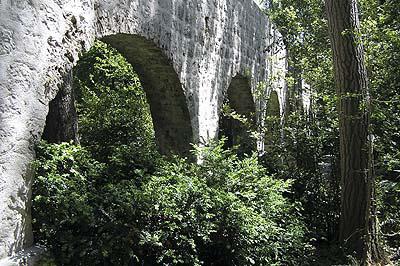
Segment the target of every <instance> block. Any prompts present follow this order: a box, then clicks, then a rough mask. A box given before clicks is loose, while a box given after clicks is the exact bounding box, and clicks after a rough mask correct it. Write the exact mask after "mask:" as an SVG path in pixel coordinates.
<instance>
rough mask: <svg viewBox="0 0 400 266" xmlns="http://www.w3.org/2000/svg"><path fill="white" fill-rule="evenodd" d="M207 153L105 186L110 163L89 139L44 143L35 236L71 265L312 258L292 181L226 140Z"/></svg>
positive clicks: (267, 261)
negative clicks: (98, 157) (87, 144)
mask: <svg viewBox="0 0 400 266" xmlns="http://www.w3.org/2000/svg"><path fill="white" fill-rule="evenodd" d="M198 152H201V154H202V159H203V163H202V164H201V165H197V164H195V163H189V162H187V161H185V160H182V159H178V158H175V159H174V160H173V161H171V162H168V161H164V162H163V163H162V164H160V165H159V168H158V169H157V170H156V172H155V173H154V174H153V175H151V176H148V177H145V178H142V183H141V184H140V185H139V186H138V185H137V182H135V180H134V179H132V180H127V179H124V180H122V181H119V182H115V181H113V182H109V183H107V184H104V182H102V184H101V185H96V180H97V179H98V178H101V177H100V176H101V174H102V173H103V171H104V165H103V164H100V163H98V162H96V161H95V160H93V159H90V156H88V153H87V152H86V151H85V150H84V149H83V148H81V147H79V146H74V145H72V144H51V145H50V144H42V145H40V146H39V149H38V159H37V161H36V163H35V165H36V172H37V176H38V177H37V178H36V179H35V184H34V195H35V196H34V217H35V222H34V226H35V233H36V235H37V236H39V239H40V241H42V242H44V243H46V244H48V246H49V247H50V249H51V251H52V252H53V254H55V255H56V256H55V258H56V260H57V262H58V263H59V264H65V265H100V264H112V265H135V263H139V264H141V265H296V264H299V263H300V262H301V261H302V260H304V259H305V258H306V255H307V254H306V252H307V251H308V249H309V246H308V245H307V243H306V242H305V241H304V240H305V239H304V233H305V228H304V225H303V223H302V222H301V221H300V219H299V218H298V216H297V212H298V211H299V207H298V206H296V205H293V204H291V203H289V202H288V200H287V199H286V198H285V197H284V194H285V193H289V187H290V182H289V181H279V180H275V179H274V178H272V177H271V176H267V175H266V173H265V169H264V168H263V167H261V166H260V165H259V164H258V162H257V158H256V157H248V158H244V159H238V158H237V156H236V155H233V154H232V153H231V152H230V151H225V150H223V149H222V143H219V144H218V145H214V146H211V147H207V148H202V149H198ZM60 166H62V167H60ZM88 168H90V169H91V170H90V171H89V170H88ZM66 184H67V185H66Z"/></svg>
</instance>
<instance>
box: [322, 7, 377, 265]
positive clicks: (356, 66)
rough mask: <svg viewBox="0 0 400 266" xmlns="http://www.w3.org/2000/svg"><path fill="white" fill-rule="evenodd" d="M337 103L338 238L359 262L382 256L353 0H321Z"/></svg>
mask: <svg viewBox="0 0 400 266" xmlns="http://www.w3.org/2000/svg"><path fill="white" fill-rule="evenodd" d="M325 5H326V11H327V16H328V25H329V31H330V39H331V45H332V50H333V61H334V69H335V84H336V93H337V96H338V105H339V108H338V110H339V131H340V157H341V162H340V166H341V217H340V226H339V240H340V241H341V243H342V244H343V246H344V247H345V248H346V250H347V251H348V252H350V253H351V254H352V255H355V256H356V258H357V259H359V260H361V261H362V263H363V265H369V264H371V263H377V262H379V261H381V260H382V258H383V256H382V252H381V249H380V248H379V242H378V233H377V219H376V215H375V214H376V207H375V204H374V196H375V195H374V194H375V193H374V191H375V190H374V186H375V181H374V175H373V171H372V167H371V166H372V151H371V149H372V146H371V142H370V140H371V139H370V135H369V112H370V99H369V94H368V81H367V75H366V69H365V65H364V54H363V47H362V45H361V43H360V38H359V37H358V36H359V19H358V10H357V1H356V0H325Z"/></svg>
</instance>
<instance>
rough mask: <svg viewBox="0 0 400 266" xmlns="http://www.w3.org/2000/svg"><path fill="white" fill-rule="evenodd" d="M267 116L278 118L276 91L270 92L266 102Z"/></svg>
mask: <svg viewBox="0 0 400 266" xmlns="http://www.w3.org/2000/svg"><path fill="white" fill-rule="evenodd" d="M267 116H274V117H279V116H280V108H279V97H278V93H277V92H276V91H272V92H271V94H270V95H269V99H268V102H267Z"/></svg>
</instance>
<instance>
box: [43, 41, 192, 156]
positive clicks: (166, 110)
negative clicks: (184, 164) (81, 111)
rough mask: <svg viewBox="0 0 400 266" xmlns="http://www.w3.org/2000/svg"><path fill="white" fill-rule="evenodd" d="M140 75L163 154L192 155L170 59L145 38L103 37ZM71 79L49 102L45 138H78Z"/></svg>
mask: <svg viewBox="0 0 400 266" xmlns="http://www.w3.org/2000/svg"><path fill="white" fill-rule="evenodd" d="M102 41H104V42H105V43H107V44H109V45H110V46H111V47H113V48H115V49H116V50H118V51H119V52H120V53H121V54H122V55H123V56H124V57H125V58H126V59H127V61H128V62H129V63H130V64H131V65H132V67H133V69H134V70H135V72H136V73H137V74H138V75H139V79H140V81H141V84H142V86H143V88H144V90H145V93H146V96H147V101H148V103H149V105H150V110H151V116H152V120H153V125H154V130H155V135H156V143H157V146H158V149H159V151H160V153H161V154H164V155H171V154H179V155H182V156H190V150H191V143H192V142H193V135H192V134H193V133H192V127H191V121H190V115H189V110H188V107H187V102H186V98H185V95H184V92H183V88H182V85H181V84H180V81H179V78H178V75H177V74H176V72H175V70H174V68H173V67H172V64H171V62H170V60H169V59H168V58H167V57H166V56H165V55H164V54H163V53H162V51H161V50H160V49H159V48H158V47H156V45H155V44H154V43H153V42H152V41H149V40H147V39H145V38H143V37H140V36H136V35H128V34H116V35H111V36H107V37H104V38H103V39H102ZM71 84H72V82H71V80H70V78H66V79H65V84H64V85H63V86H62V88H61V89H60V90H59V93H58V94H57V96H56V97H55V99H54V100H52V101H51V102H50V104H49V114H48V116H47V119H46V126H45V129H44V133H43V136H42V137H43V139H45V140H48V141H49V142H62V141H68V140H71V139H74V140H77V137H76V135H77V133H76V132H77V131H76V129H77V117H76V112H75V107H74V104H73V102H74V96H73V93H72V88H71Z"/></svg>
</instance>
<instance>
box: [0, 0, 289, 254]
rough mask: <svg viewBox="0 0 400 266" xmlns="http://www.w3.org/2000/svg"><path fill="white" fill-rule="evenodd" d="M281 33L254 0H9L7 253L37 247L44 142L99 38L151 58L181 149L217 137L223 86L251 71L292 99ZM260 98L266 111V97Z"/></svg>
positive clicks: (4, 16) (3, 117) (2, 104)
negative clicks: (51, 117)
mask: <svg viewBox="0 0 400 266" xmlns="http://www.w3.org/2000/svg"><path fill="white" fill-rule="evenodd" d="M123 36H124V38H122V37H123ZM126 36H130V37H127V39H129V41H127V40H126V38H125V37H126ZM277 37H279V36H278V35H277V34H276V33H275V32H274V31H273V29H272V25H271V24H270V22H269V20H268V19H267V17H265V16H264V15H263V14H262V12H261V11H260V9H259V8H258V6H257V4H255V3H254V2H253V1H251V0H219V1H216V0H113V1H106V0H53V1H50V0H28V1H27V0H25V1H23V0H0V258H2V257H6V256H10V255H12V254H14V253H15V252H17V251H19V250H21V249H22V248H23V247H24V246H29V245H30V244H31V243H32V235H31V228H30V215H29V210H30V206H29V204H30V194H31V191H30V188H31V182H32V179H31V170H30V162H31V161H32V159H33V158H34V150H33V147H34V143H35V141H37V140H38V139H39V138H40V136H41V134H42V132H43V129H44V125H45V121H46V115H47V113H48V109H49V102H50V101H51V100H52V99H53V98H54V97H55V96H56V95H57V93H58V89H59V88H60V87H61V86H63V84H64V82H65V80H66V78H65V77H66V76H67V75H68V73H70V71H71V69H72V67H73V66H74V65H75V63H76V62H77V60H78V58H79V54H80V53H82V52H83V51H86V50H87V49H89V48H90V46H91V45H92V43H93V41H94V40H95V39H96V38H98V39H104V40H105V41H107V42H109V43H110V44H112V45H113V46H115V47H116V48H117V49H119V50H120V51H122V52H123V53H125V54H126V56H127V58H128V60H129V61H130V62H132V63H134V64H138V65H139V66H138V68H140V67H141V66H140V64H142V72H143V73H141V78H142V79H143V81H144V83H147V87H148V88H149V89H148V91H149V92H148V94H149V98H153V99H154V103H156V102H157V101H156V100H158V101H159V103H158V104H159V106H160V108H161V109H162V110H163V112H164V113H159V114H157V112H158V109H157V107H156V105H157V104H153V107H152V108H151V109H152V112H153V118H155V120H157V121H158V120H160V121H164V124H167V125H169V127H168V128H167V129H166V126H162V124H159V125H160V128H161V129H160V130H159V132H161V133H159V136H161V137H159V139H161V141H164V140H165V141H166V142H167V143H170V142H171V141H173V140H174V139H176V137H179V136H182V139H181V140H182V143H183V144H182V146H179V147H178V148H179V149H186V145H187V142H188V140H189V139H190V141H193V142H195V143H199V142H206V141H207V140H209V139H210V138H214V137H215V136H216V134H217V132H218V115H219V108H220V105H221V104H222V102H223V95H224V93H223V92H224V91H226V90H227V88H228V86H229V84H230V82H231V79H232V77H234V76H236V75H237V74H241V75H242V76H245V77H248V79H249V81H250V88H251V90H252V91H253V92H255V91H256V88H257V85H258V84H260V82H265V84H269V86H266V88H264V89H263V90H264V91H266V92H267V94H268V93H269V91H270V89H271V86H272V87H275V89H276V90H277V91H278V92H279V95H280V96H282V95H283V96H284V89H283V88H284V84H283V83H282V82H281V81H277V82H276V81H273V80H275V76H276V74H279V73H280V72H281V71H282V70H283V69H284V65H285V61H284V52H282V51H281V50H279V48H277V47H278V46H277V45H276V43H277V42H279V41H277V40H278V39H277ZM135 38H136V40H147V41H148V42H151V43H152V45H153V46H154V47H156V48H157V50H158V51H153V52H154V53H155V54H157V53H160V52H161V53H162V55H163V57H165V58H166V59H167V61H168V62H165V63H164V64H162V67H161V68H160V69H157V68H154V67H149V66H151V62H147V63H148V64H146V65H145V64H144V62H145V61H143V60H144V59H143V58H141V56H142V55H143V54H142V53H138V51H137V49H136V48H135V45H136V46H137V45H139V44H138V43H137V42H135ZM148 49H150V48H149V46H147V47H146V49H144V50H143V51H144V52H146V51H147V52H151V50H148ZM152 49H153V48H152ZM149 58H154V57H152V56H150V57H149ZM168 65H170V67H167V66H168ZM139 70H140V69H139ZM157 71H160V73H161V74H162V75H158V73H157ZM139 72H140V71H139ZM173 72H175V73H173ZM269 77H270V79H269ZM271 77H274V79H272V78H271ZM163 79H165V81H163ZM164 84H167V85H166V86H163V85H164ZM157 90H161V92H157ZM163 90H164V92H163ZM165 90H170V91H169V92H168V93H166V92H165ZM181 95H184V97H183V98H182V97H181ZM283 96H282V97H283ZM157 97H166V99H157ZM182 99H184V102H185V104H186V107H185V108H183V107H182V106H183V102H182ZM164 100H165V101H164ZM150 101H151V100H150ZM163 101H164V102H163ZM281 102H283V101H281ZM255 104H256V108H257V110H259V111H260V110H263V106H264V105H263V103H262V102H261V101H258V100H257V99H255ZM171 116H172V117H174V118H173V119H172V120H171ZM188 117H189V120H190V126H191V129H189V130H188V127H187V126H184V125H186V124H188ZM157 121H155V123H161V122H157ZM165 121H167V122H165ZM171 121H172V122H171ZM156 127H157V126H156ZM168 130H169V131H171V130H172V132H169V131H168ZM167 131H168V132H167ZM175 131H176V132H175ZM178 131H179V132H178ZM159 141H160V140H159ZM175 141H176V140H175ZM171 145H172V146H174V145H178V144H174V143H172V144H171Z"/></svg>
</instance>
